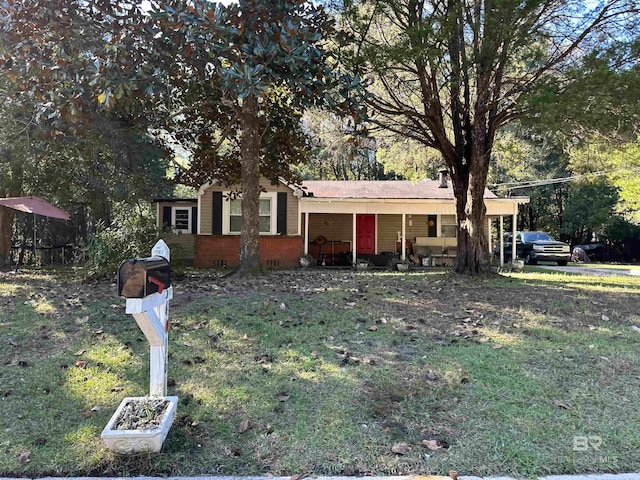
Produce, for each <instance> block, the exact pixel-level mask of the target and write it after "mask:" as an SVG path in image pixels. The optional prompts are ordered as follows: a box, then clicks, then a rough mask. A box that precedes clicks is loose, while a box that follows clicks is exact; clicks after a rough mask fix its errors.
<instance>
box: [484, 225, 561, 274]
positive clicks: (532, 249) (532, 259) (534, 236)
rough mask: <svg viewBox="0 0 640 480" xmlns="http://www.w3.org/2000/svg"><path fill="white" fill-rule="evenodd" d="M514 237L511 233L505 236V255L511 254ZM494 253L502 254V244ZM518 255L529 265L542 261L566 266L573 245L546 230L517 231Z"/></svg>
mask: <svg viewBox="0 0 640 480" xmlns="http://www.w3.org/2000/svg"><path fill="white" fill-rule="evenodd" d="M512 237H513V235H512V234H511V233H507V234H506V235H505V236H504V253H505V257H510V255H511V245H512ZM494 253H496V254H497V255H498V256H499V255H500V245H496V249H495V252H494ZM516 256H517V257H518V258H523V259H524V261H525V263H526V264H527V265H535V264H536V263H538V261H542V262H557V263H558V265H561V266H564V265H566V264H567V263H568V262H569V260H570V259H571V247H570V246H569V245H568V244H566V243H564V242H559V241H557V240H555V239H554V238H553V237H552V236H551V235H549V234H548V233H545V232H516Z"/></svg>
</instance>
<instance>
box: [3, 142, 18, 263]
mask: <svg viewBox="0 0 640 480" xmlns="http://www.w3.org/2000/svg"><path fill="white" fill-rule="evenodd" d="M0 154H1V155H2V157H3V158H4V163H5V164H10V165H11V177H10V185H9V188H7V189H2V190H0V197H18V196H20V192H21V190H22V163H21V161H12V160H13V159H12V158H11V152H10V151H9V150H3V151H2V152H0ZM14 218H15V215H14V211H13V210H12V209H10V208H6V207H0V267H6V266H9V265H11V237H12V235H13V220H14Z"/></svg>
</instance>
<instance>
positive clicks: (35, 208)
mask: <svg viewBox="0 0 640 480" xmlns="http://www.w3.org/2000/svg"><path fill="white" fill-rule="evenodd" d="M0 206H2V207H7V208H12V209H14V210H18V211H19V212H25V213H32V214H33V253H34V255H35V253H36V215H42V216H43V217H52V218H60V219H62V220H71V217H70V216H69V214H68V213H67V212H65V211H64V210H61V209H59V208H58V207H56V206H55V205H51V204H50V203H49V202H47V201H46V200H43V199H42V198H40V197H33V196H29V197H7V198H0ZM16 268H17V267H16Z"/></svg>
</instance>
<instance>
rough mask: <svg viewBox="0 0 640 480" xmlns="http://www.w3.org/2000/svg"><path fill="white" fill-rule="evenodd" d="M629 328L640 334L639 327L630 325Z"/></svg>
mask: <svg viewBox="0 0 640 480" xmlns="http://www.w3.org/2000/svg"><path fill="white" fill-rule="evenodd" d="M631 328H632V329H633V330H635V331H636V332H640V327H639V326H638V325H632V326H631Z"/></svg>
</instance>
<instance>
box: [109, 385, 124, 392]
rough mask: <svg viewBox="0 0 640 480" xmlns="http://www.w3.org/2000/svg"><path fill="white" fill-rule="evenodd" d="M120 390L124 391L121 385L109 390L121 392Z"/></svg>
mask: <svg viewBox="0 0 640 480" xmlns="http://www.w3.org/2000/svg"><path fill="white" fill-rule="evenodd" d="M122 390H124V385H123V384H119V385H116V386H115V387H112V388H111V391H112V392H121V391H122Z"/></svg>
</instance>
